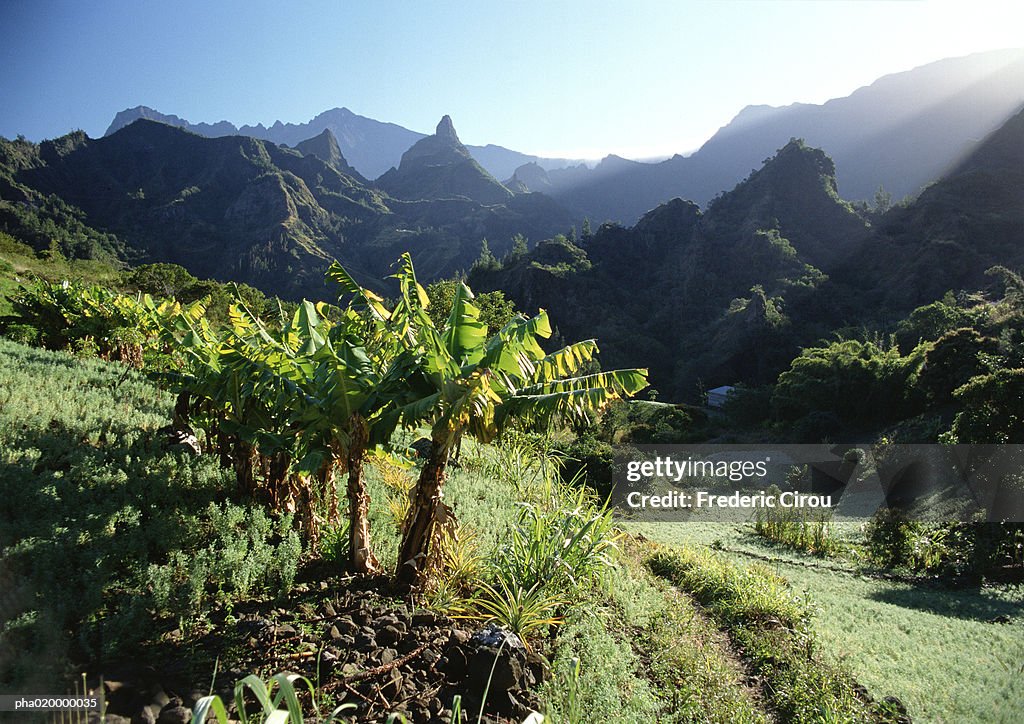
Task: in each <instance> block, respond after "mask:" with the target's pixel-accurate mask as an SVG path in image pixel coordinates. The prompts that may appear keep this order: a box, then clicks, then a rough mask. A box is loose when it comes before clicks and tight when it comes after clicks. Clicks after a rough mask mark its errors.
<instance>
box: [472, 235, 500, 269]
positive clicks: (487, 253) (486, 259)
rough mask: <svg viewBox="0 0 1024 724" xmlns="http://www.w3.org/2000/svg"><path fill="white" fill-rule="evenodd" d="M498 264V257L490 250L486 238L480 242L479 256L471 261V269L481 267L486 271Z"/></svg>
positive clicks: (496, 266)
mask: <svg viewBox="0 0 1024 724" xmlns="http://www.w3.org/2000/svg"><path fill="white" fill-rule="evenodd" d="M499 266H500V264H499V262H498V259H497V258H496V257H495V256H494V254H493V253H492V252H491V247H490V244H488V243H487V239H484V240H483V241H481V242H480V256H479V257H477V260H476V261H475V262H473V267H472V268H473V269H474V270H476V269H481V270H484V271H488V270H491V269H497V268H498V267H499Z"/></svg>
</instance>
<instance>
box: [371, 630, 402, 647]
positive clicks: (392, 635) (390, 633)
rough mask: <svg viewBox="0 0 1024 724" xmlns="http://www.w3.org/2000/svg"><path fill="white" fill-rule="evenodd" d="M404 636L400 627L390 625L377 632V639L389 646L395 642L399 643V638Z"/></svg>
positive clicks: (383, 644)
mask: <svg viewBox="0 0 1024 724" xmlns="http://www.w3.org/2000/svg"><path fill="white" fill-rule="evenodd" d="M401 638H402V632H401V631H399V630H398V627H396V626H393V625H388V626H385V627H384V628H382V629H381V630H380V631H378V632H377V641H378V642H379V643H380V644H381V645H382V646H389V645H391V644H394V643H398V641H399V639H401Z"/></svg>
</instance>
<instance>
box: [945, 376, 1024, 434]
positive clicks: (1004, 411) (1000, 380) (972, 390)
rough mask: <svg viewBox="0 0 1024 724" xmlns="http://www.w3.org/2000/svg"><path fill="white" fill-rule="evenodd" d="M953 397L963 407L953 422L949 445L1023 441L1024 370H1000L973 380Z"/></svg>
mask: <svg viewBox="0 0 1024 724" xmlns="http://www.w3.org/2000/svg"><path fill="white" fill-rule="evenodd" d="M953 395H954V397H955V398H956V399H957V401H958V402H959V403H960V404H961V405H962V406H963V407H962V410H961V412H959V413H958V414H957V416H956V419H955V420H954V421H953V428H952V430H951V431H950V440H951V441H953V442H959V443H1010V442H1020V441H1021V440H1024V404H1022V400H1024V369H1001V370H996V371H995V372H992V373H991V374H987V375H979V376H977V377H973V378H972V379H971V380H970V381H969V382H968V383H967V384H965V385H964V386H962V387H960V388H959V389H957V390H956V391H955V392H954V393H953Z"/></svg>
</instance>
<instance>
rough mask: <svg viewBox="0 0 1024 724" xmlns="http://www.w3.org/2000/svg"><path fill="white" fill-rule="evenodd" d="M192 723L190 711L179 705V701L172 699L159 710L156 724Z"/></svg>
mask: <svg viewBox="0 0 1024 724" xmlns="http://www.w3.org/2000/svg"><path fill="white" fill-rule="evenodd" d="M190 721H192V710H191V709H187V708H185V707H184V706H182V705H181V700H180V699H174V700H172V701H171V703H170V704H168V705H167V706H165V707H164V708H163V709H161V710H160V716H158V717H157V718H156V724H189V722H190Z"/></svg>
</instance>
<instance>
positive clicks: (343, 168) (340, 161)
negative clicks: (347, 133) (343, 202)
mask: <svg viewBox="0 0 1024 724" xmlns="http://www.w3.org/2000/svg"><path fill="white" fill-rule="evenodd" d="M295 150H296V151H298V152H299V153H301V154H302V155H303V156H316V157H317V158H319V159H320V160H321V161H323V162H324V163H326V164H327V165H328V166H330V167H332V168H333V169H334V170H336V171H339V172H341V173H343V174H346V175H348V176H351V177H353V178H354V179H356V180H357V181H359V183H362V184H365V183H367V181H366V179H365V178H364V177H363V176H362V175H361V174H360V173H359V172H358V171H356V170H355V169H354V168H352V166H351V165H350V164H349V162H348V161H347V160H346V159H345V156H344V154H342V152H341V147H340V146H339V145H338V139H337V138H336V137H335V136H334V133H333V132H332V131H331V129H330V128H324V130H323V131H321V132H320V134H319V135H317V136H313V137H312V138H307V139H306V140H305V141H302V142H301V143H299V144H297V145H296V146H295Z"/></svg>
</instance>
